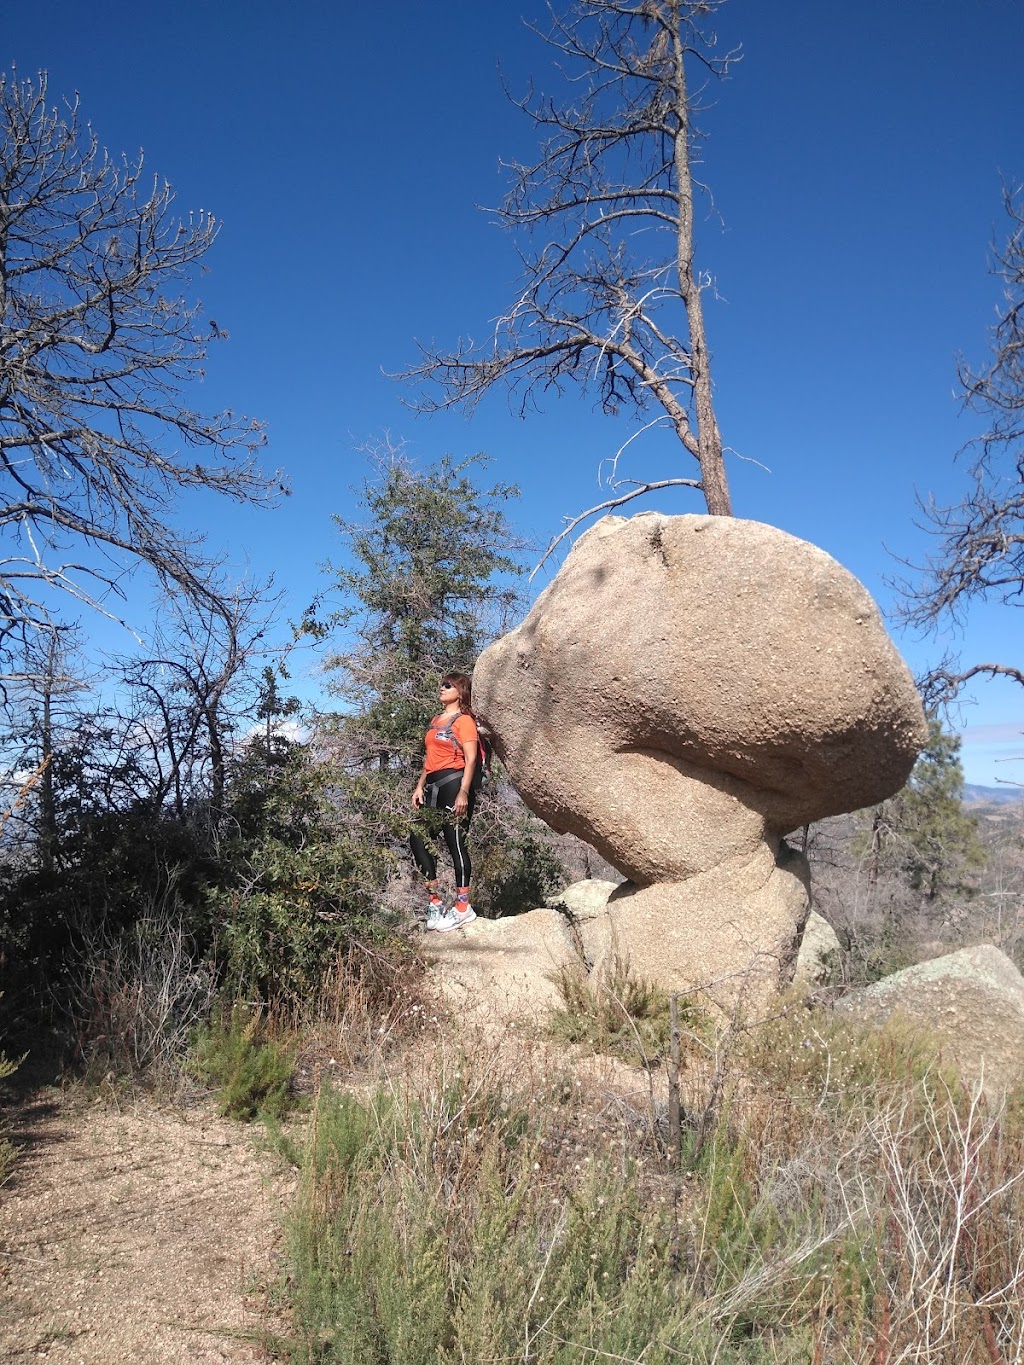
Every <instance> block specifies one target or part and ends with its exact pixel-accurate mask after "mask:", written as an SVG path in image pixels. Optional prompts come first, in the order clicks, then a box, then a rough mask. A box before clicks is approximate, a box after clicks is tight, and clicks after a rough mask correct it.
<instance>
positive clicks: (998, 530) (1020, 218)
mask: <svg viewBox="0 0 1024 1365" xmlns="http://www.w3.org/2000/svg"><path fill="white" fill-rule="evenodd" d="M1003 202H1004V207H1005V210H1006V213H1007V216H1008V218H1009V220H1010V228H1009V234H1008V236H1007V240H1006V243H1005V245H1003V246H1001V247H997V248H995V249H994V262H995V263H994V267H993V271H994V273H995V274H996V275H997V276H998V277H999V278H1000V279H1001V280H1002V281H1003V285H1004V290H1003V303H1002V306H1001V308H1000V313H999V319H998V321H997V323H996V325H995V327H994V328H993V332H992V347H991V355H990V361H989V364H988V365H987V366H986V367H984V368H982V369H980V370H973V369H972V368H971V367H970V366H968V365H967V364H966V363H965V362H961V364H960V367H959V376H960V383H961V387H962V391H963V401H964V405H965V407H967V408H970V409H972V410H973V411H976V412H979V413H981V414H982V415H983V416H984V417H985V418H986V420H987V421H988V424H989V425H988V426H987V428H986V429H985V430H984V431H983V432H982V433H981V434H980V435H979V436H977V437H975V438H974V440H972V441H970V442H969V443H968V444H967V445H966V446H965V447H964V449H963V450H962V451H961V452H960V454H961V455H967V456H969V457H970V459H971V464H970V466H969V474H970V478H971V480H972V483H973V487H972V488H971V490H970V492H969V493H968V495H967V496H966V497H965V498H964V500H963V502H961V503H959V504H958V505H957V506H954V507H939V506H937V505H936V504H935V503H934V502H933V501H929V502H926V503H923V504H922V511H923V513H924V525H925V527H926V528H927V529H928V530H929V531H931V532H932V533H933V534H934V535H935V536H936V538H937V541H938V548H937V550H936V552H935V553H934V554H933V555H932V556H930V557H929V559H928V561H927V563H926V564H925V565H924V566H923V568H922V570H921V573H922V577H921V579H920V581H919V582H918V583H916V584H908V583H902V584H900V585H899V586H900V588H901V590H902V593H903V608H902V616H903V618H904V619H905V620H907V621H909V622H910V623H912V624H914V625H917V626H921V627H924V628H932V627H934V626H935V625H937V624H938V622H939V621H941V620H942V619H943V618H944V617H946V616H951V617H952V618H953V619H954V620H958V621H959V620H962V618H963V617H964V615H965V614H966V611H967V609H968V607H969V606H970V604H971V602H972V601H974V600H975V599H976V598H993V597H994V598H995V599H996V600H997V601H1001V602H1004V603H1006V604H1007V605H1009V606H1021V605H1024V186H1022V185H1010V184H1007V185H1004V187H1003ZM979 674H988V675H989V676H993V677H995V676H1000V677H1009V678H1012V679H1014V680H1015V681H1016V682H1019V683H1021V684H1022V685H1024V670H1022V669H1021V668H1019V667H1017V666H1015V665H1012V664H998V663H996V664H976V665H974V666H973V667H971V668H968V669H965V670H960V669H959V667H954V666H952V665H950V664H948V663H944V664H943V665H942V666H941V667H940V668H938V669H936V670H935V671H934V675H933V677H934V680H935V681H934V686H935V688H936V689H937V691H938V692H939V693H942V694H943V695H945V696H946V697H947V698H948V696H950V695H952V694H954V693H955V692H956V691H957V690H958V689H959V688H960V687H962V686H963V684H964V683H965V682H967V681H968V680H969V679H970V678H973V677H976V676H978V675H979Z"/></svg>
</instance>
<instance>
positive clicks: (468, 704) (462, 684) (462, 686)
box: [441, 673, 476, 720]
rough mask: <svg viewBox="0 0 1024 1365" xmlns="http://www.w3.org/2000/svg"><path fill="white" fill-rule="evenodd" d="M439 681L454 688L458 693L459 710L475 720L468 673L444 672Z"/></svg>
mask: <svg viewBox="0 0 1024 1365" xmlns="http://www.w3.org/2000/svg"><path fill="white" fill-rule="evenodd" d="M441 682H442V683H443V684H444V686H445V687H454V688H455V690H456V692H458V694H459V710H460V711H461V712H462V713H463V715H466V716H472V717H473V719H474V720H476V716H475V715H474V713H473V680H472V679H471V678H470V676H469V674H468V673H446V674H445V675H444V677H443V678H442V679H441Z"/></svg>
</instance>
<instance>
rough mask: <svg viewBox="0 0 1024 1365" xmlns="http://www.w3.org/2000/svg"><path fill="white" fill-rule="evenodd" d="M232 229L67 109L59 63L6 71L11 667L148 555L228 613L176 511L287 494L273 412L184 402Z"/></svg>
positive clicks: (6, 546) (4, 468) (3, 146)
mask: <svg viewBox="0 0 1024 1365" xmlns="http://www.w3.org/2000/svg"><path fill="white" fill-rule="evenodd" d="M217 232H218V225H217V223H216V222H215V220H214V218H213V217H212V216H211V215H210V214H208V213H206V212H205V211H204V210H200V211H199V212H198V214H193V215H189V216H188V217H187V218H183V217H181V216H180V215H179V214H178V213H177V212H176V210H175V208H174V195H173V192H172V190H171V188H170V186H169V185H168V184H166V182H161V181H160V180H158V179H156V178H153V179H152V180H148V178H147V177H146V175H145V172H144V168H143V163H142V159H141V157H140V159H139V160H138V161H136V162H132V161H129V160H127V159H126V158H121V159H115V158H113V157H111V156H110V155H109V154H108V153H107V152H106V151H105V150H103V149H102V147H101V146H100V143H99V141H98V139H97V137H96V135H95V134H94V133H93V132H92V130H91V129H90V128H88V126H83V125H82V124H81V123H80V120H79V110H78V102H77V99H76V100H75V101H72V102H70V103H69V104H68V105H67V106H66V109H65V111H64V112H63V114H62V113H60V112H59V111H57V110H56V109H54V108H52V107H51V106H50V105H49V104H48V102H47V83H46V77H45V75H42V76H41V77H40V78H39V80H38V81H37V82H33V81H19V80H17V79H15V78H14V77H13V76H11V77H10V78H8V77H7V76H6V75H0V536H2V537H3V546H2V548H0V656H2V657H0V672H3V671H5V669H6V665H7V664H8V663H9V662H10V661H11V659H12V655H13V653H15V652H16V651H17V649H19V648H20V645H19V641H21V643H22V644H24V643H25V642H26V641H27V640H28V638H29V637H30V636H31V635H32V634H33V633H34V632H38V631H43V632H49V631H51V630H52V629H54V628H55V626H56V625H57V623H58V621H59V616H60V601H61V598H62V596H63V595H66V594H68V593H70V595H71V596H72V597H73V598H74V599H76V600H77V601H80V602H86V603H88V604H90V605H92V606H99V607H101V609H106V608H103V602H104V600H105V599H106V598H107V597H109V595H110V594H111V593H112V592H118V591H119V582H120V580H121V578H122V577H123V575H124V574H125V573H126V572H128V571H129V570H130V568H131V566H132V565H137V564H140V563H141V564H146V565H148V566H149V567H150V568H151V569H152V570H153V571H154V572H155V573H156V575H157V577H158V579H159V580H160V581H161V582H162V583H163V584H165V585H166V586H168V587H171V588H173V589H175V590H177V591H178V592H181V593H183V594H185V596H186V597H187V598H189V599H190V600H193V601H198V602H203V603H205V605H206V606H208V607H215V602H214V597H215V594H214V590H213V589H212V587H211V586H210V582H211V575H210V567H211V566H210V565H209V563H208V562H207V561H206V560H205V559H204V557H203V555H202V551H201V543H200V541H199V540H198V538H197V537H194V536H191V537H190V536H187V535H182V534H181V532H179V531H178V530H176V529H175V528H174V527H173V526H172V525H171V523H170V516H171V514H172V513H173V511H174V508H175V506H176V503H177V501H178V497H179V495H180V493H181V492H182V491H184V490H187V489H191V488H206V489H210V490H212V491H214V492H216V493H220V494H222V495H224V496H226V497H229V498H232V499H234V500H236V501H238V502H254V503H266V502H268V501H271V500H272V499H273V497H274V496H275V495H276V493H278V492H280V491H283V490H282V488H281V485H280V484H279V483H276V482H275V481H274V480H268V479H267V478H266V477H265V476H264V475H263V474H262V472H261V471H260V469H259V468H258V466H257V464H256V452H257V450H258V449H259V447H260V446H261V445H262V444H263V441H264V434H263V431H262V429H261V427H260V426H259V424H258V423H256V422H253V421H250V420H249V419H247V418H244V417H238V416H236V415H235V414H234V413H232V412H230V411H229V412H224V413H219V414H216V415H214V416H207V415H204V414H202V413H199V412H196V411H194V410H193V409H191V408H190V407H188V406H187V405H186V404H185V403H184V401H183V399H182V391H183V389H184V388H185V387H187V386H188V385H189V384H190V383H191V382H193V381H196V380H199V379H201V378H202V376H203V370H202V368H201V363H202V361H203V360H204V358H205V355H206V348H207V344H208V342H209V341H210V339H211V338H214V337H218V336H221V335H224V333H223V330H222V329H220V328H219V327H217V325H216V324H213V323H211V324H208V327H207V329H206V330H205V332H204V329H203V326H202V324H201V317H200V314H201V305H200V304H199V303H198V302H196V301H194V300H192V299H191V298H190V297H189V293H188V291H189V290H190V286H191V281H192V278H193V275H194V272H195V270H196V268H197V267H198V266H199V265H200V263H201V262H202V260H203V258H204V256H205V255H206V252H207V251H208V250H209V248H210V247H211V246H212V245H213V242H214V240H215V239H216V236H217ZM71 547H75V548H74V552H72V549H71ZM225 610H227V611H228V612H230V606H229V605H227V606H225ZM13 671H17V670H16V669H14V670H13Z"/></svg>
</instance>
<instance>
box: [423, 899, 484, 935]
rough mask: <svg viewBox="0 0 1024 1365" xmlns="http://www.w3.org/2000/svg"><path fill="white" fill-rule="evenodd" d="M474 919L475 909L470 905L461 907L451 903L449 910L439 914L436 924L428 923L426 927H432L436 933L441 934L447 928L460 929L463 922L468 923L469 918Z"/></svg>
mask: <svg viewBox="0 0 1024 1365" xmlns="http://www.w3.org/2000/svg"><path fill="white" fill-rule="evenodd" d="M474 919H476V911H475V910H474V909H473V907H472V906H471V905H464V906H462V907H461V908H460V907H459V906H456V905H453V906H452V908H451V909H450V910H446V911H445V912H444V914H443V915H441V916H440V918H439V919H438V920H437V922H436V924H434V925H433V926H431V925H430V924H428V925H427V928H428V929H430V928H431V927H433V928H434V929H436V930H437V931H438V933H441V934H443V933H445V931H446V930H448V929H461V928H462V926H463V925H464V924H468V923H469V922H470V920H474Z"/></svg>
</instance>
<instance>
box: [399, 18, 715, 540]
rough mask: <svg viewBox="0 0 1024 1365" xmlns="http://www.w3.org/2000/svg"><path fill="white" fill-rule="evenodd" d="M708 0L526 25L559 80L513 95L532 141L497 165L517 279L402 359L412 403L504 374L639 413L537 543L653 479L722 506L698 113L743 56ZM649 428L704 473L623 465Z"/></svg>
mask: <svg viewBox="0 0 1024 1365" xmlns="http://www.w3.org/2000/svg"><path fill="white" fill-rule="evenodd" d="M721 3H723V0H705V3H688V2H686V0H577V3H575V4H574V5H573V6H572V8H571V9H570V10H569V11H568V13H566V14H565V15H562V16H560V15H558V14H556V13H555V11H554V10H553V9H552V10H551V24H552V27H551V29H550V31H549V32H547V33H542V32H540V31H539V30H534V31H535V32H537V33H538V36H539V37H541V38H542V39H543V40H544V42H546V43H547V44H548V45H549V46H550V47H552V48H553V49H555V51H556V53H557V56H558V70H559V71H560V72H561V73H562V75H563V77H564V79H565V80H566V82H567V85H568V89H569V92H570V93H569V94H568V96H567V97H566V99H565V101H564V102H560V101H559V100H557V99H555V98H552V97H550V96H546V95H542V94H539V93H537V92H535V91H531V92H530V93H529V94H528V95H527V96H526V97H525V98H523V99H521V100H520V99H514V100H513V102H514V103H515V104H516V105H517V106H518V107H519V108H520V109H522V110H523V112H524V113H525V114H526V115H527V116H528V117H529V118H530V119H531V120H532V121H533V123H534V125H535V126H536V128H537V131H538V135H539V139H540V152H539V156H538V158H537V160H536V161H534V162H532V163H531V164H520V163H517V162H513V163H511V164H510V165H509V166H508V171H509V173H510V177H511V185H510V188H509V191H508V194H507V196H506V198H505V200H504V203H503V204H502V205H501V207H500V208H498V209H497V210H495V213H496V215H497V218H498V221H499V223H500V224H502V225H503V226H504V227H506V228H508V229H510V230H512V231H514V232H515V233H516V235H517V238H518V239H519V240H520V242H521V247H520V252H521V258H522V265H523V274H522V278H521V281H520V287H519V293H518V296H517V297H516V299H515V300H514V302H513V304H512V306H511V307H510V308H509V309H508V311H507V312H506V313H505V314H504V315H503V316H502V317H501V318H499V320H498V322H497V325H496V328H495V331H494V335H493V338H492V339H491V341H490V342H489V343H488V344H486V345H484V346H479V347H478V346H476V345H475V344H474V343H473V342H472V341H467V342H465V343H462V342H460V344H459V345H458V347H457V349H456V350H454V351H444V350H440V349H436V348H434V347H433V346H429V347H428V346H423V345H421V347H420V350H421V359H420V363H419V364H417V365H415V366H414V367H412V368H411V369H409V370H408V371H406V372H405V373H404V374H403V375H402V376H401V378H403V379H405V380H407V381H410V382H412V383H413V384H414V385H415V386H416V388H417V394H418V396H417V398H416V399H415V402H414V405H415V406H416V407H417V409H418V410H420V411H423V412H437V411H441V410H444V409H448V408H453V407H461V408H463V409H465V410H472V409H473V408H474V407H475V405H476V404H477V403H478V402H479V400H480V399H481V398H482V397H483V396H484V395H485V394H486V393H487V392H488V391H489V390H491V389H492V388H495V387H501V388H504V389H505V390H506V391H507V392H508V394H509V398H510V402H511V404H512V407H513V410H514V411H516V412H517V413H518V414H519V415H521V416H524V415H525V414H526V413H527V411H530V410H532V409H534V408H536V407H537V406H539V404H540V401H541V399H542V397H544V396H545V395H550V394H551V393H552V392H553V393H555V394H558V393H560V392H562V391H563V389H565V388H566V387H569V386H571V385H572V386H575V387H577V388H578V389H580V390H582V391H586V392H589V393H591V394H592V395H595V396H596V398H597V401H598V403H599V405H600V407H601V409H602V410H603V411H604V412H605V413H608V414H615V413H619V412H620V411H623V410H632V412H633V414H634V415H635V417H636V418H637V420H638V422H639V428H638V430H637V431H635V432H634V434H633V436H631V437H630V438H629V440H627V441H626V442H625V443H624V444H623V445H622V446H620V448H619V450H618V451H617V453H616V454H615V455H614V456H613V457H612V458H611V459H609V460H607V461H606V462H604V464H603V466H602V473H603V477H604V482H605V483H606V485H607V487H608V489H609V490H610V493H611V496H610V497H609V498H608V499H607V500H606V501H604V502H602V503H600V504H598V505H597V506H595V507H591V508H589V509H588V510H587V511H585V512H583V513H581V514H580V515H579V516H578V517H575V518H572V519H567V520H568V524H567V526H566V527H565V529H564V530H563V531H562V533H561V535H560V536H558V537H557V538H556V540H555V541H553V542H552V544H551V545H550V546H549V547H548V550H547V552H546V555H545V558H546V557H547V554H550V553H551V551H552V550H553V549H554V547H555V545H556V544H557V543H558V542H559V541H560V540H561V539H563V538H564V537H565V536H567V535H569V534H570V533H571V532H572V531H573V530H574V529H575V527H576V526H578V525H579V523H580V522H581V521H583V520H584V519H585V518H586V517H589V516H592V515H594V514H595V513H597V512H601V511H606V510H608V509H609V508H612V507H617V506H620V505H621V504H623V503H625V502H628V501H629V500H630V499H632V498H635V497H639V496H640V495H641V494H643V493H647V492H651V491H653V490H655V489H660V488H665V487H669V486H677V485H681V486H684V487H690V488H694V489H697V490H699V491H700V492H701V494H702V495H703V498H704V502H705V505H706V507H707V510H708V512H710V513H712V514H713V515H717V516H730V515H731V513H732V507H731V501H730V496H729V487H728V480H727V478H726V470H725V462H724V458H723V449H722V437H721V434H720V432H719V429H718V423H717V421H716V419H715V410H714V401H713V392H712V382H711V364H710V357H709V351H708V342H707V332H706V324H705V317H704V305H703V293H704V291H705V289H706V288H707V287H708V285H709V284H710V276H708V275H707V274H705V273H702V272H700V271H699V270H698V269H697V266H696V262H695V234H694V218H695V198H696V195H697V193H698V192H699V190H700V189H701V188H703V187H702V186H700V185H699V184H698V183H697V182H696V181H695V179H694V173H693V168H694V165H695V164H696V161H697V152H698V148H699V144H700V141H701V134H700V132H699V129H698V127H697V125H696V122H695V119H696V116H697V115H698V114H699V112H700V110H701V108H702V105H703V96H704V92H705V90H706V88H707V86H708V84H709V83H710V82H712V81H714V80H716V79H719V78H721V77H723V76H725V75H726V74H727V73H728V71H729V68H730V66H731V65H732V63H733V62H735V61H736V60H737V58H738V55H739V54H738V52H737V51H735V50H733V51H729V52H724V53H720V52H719V51H718V49H717V40H716V35H715V33H714V30H713V29H712V27H711V24H712V21H713V19H714V16H715V14H716V12H717V10H718V9H719V7H720V5H721ZM656 428H662V429H665V430H668V431H670V432H671V433H672V434H673V435H674V436H675V438H676V439H677V440H678V442H679V444H680V445H681V446H682V448H683V450H684V451H685V452H686V455H687V457H689V458H692V459H693V460H694V461H695V462H696V464H697V467H698V470H697V472H698V475H699V477H696V478H685V477H680V478H672V479H665V480H660V481H658V482H640V481H636V480H630V479H625V478H623V477H620V474H619V469H618V465H619V459H620V457H621V455H622V453H623V451H624V450H625V447H626V446H627V445H628V444H629V443H630V441H632V440H633V439H634V438H635V436H636V435H639V434H640V433H641V432H648V431H651V430H653V429H656ZM542 562H543V561H542Z"/></svg>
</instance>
